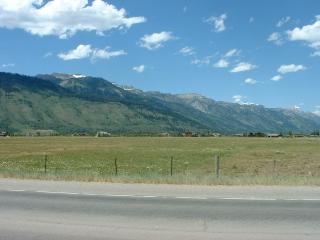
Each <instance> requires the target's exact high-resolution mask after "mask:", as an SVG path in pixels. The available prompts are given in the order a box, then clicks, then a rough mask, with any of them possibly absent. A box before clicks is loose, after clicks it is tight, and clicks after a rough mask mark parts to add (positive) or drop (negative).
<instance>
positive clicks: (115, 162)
mask: <svg viewBox="0 0 320 240" xmlns="http://www.w3.org/2000/svg"><path fill="white" fill-rule="evenodd" d="M117 160H118V159H117V158H115V159H114V167H115V170H116V172H115V173H116V176H118V163H117Z"/></svg>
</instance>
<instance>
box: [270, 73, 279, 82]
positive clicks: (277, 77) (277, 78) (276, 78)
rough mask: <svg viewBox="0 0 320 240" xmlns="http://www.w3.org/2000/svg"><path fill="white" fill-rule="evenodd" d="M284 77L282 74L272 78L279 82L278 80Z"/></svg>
mask: <svg viewBox="0 0 320 240" xmlns="http://www.w3.org/2000/svg"><path fill="white" fill-rule="evenodd" d="M281 79H282V76H281V75H276V76H273V77H272V78H271V80H272V81H275V82H278V81H280V80H281Z"/></svg>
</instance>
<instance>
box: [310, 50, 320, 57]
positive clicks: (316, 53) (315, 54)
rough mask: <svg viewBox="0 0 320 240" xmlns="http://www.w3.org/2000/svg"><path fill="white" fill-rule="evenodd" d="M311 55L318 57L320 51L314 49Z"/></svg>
mask: <svg viewBox="0 0 320 240" xmlns="http://www.w3.org/2000/svg"><path fill="white" fill-rule="evenodd" d="M311 57H320V51H315V52H314V53H312V54H311Z"/></svg>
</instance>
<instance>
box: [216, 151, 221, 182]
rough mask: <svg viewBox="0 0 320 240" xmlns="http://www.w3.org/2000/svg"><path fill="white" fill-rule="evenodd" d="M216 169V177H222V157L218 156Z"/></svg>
mask: <svg viewBox="0 0 320 240" xmlns="http://www.w3.org/2000/svg"><path fill="white" fill-rule="evenodd" d="M215 160H216V161H215V162H216V167H215V170H216V176H217V178H218V177H220V155H216V159H215Z"/></svg>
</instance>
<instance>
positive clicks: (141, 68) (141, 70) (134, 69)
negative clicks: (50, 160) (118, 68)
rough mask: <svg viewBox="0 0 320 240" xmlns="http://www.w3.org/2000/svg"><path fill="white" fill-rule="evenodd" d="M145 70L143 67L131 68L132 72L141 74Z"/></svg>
mask: <svg viewBox="0 0 320 240" xmlns="http://www.w3.org/2000/svg"><path fill="white" fill-rule="evenodd" d="M145 69H146V66H145V65H140V66H135V67H133V68H132V70H133V71H136V72H137V73H143V72H144V70H145Z"/></svg>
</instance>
